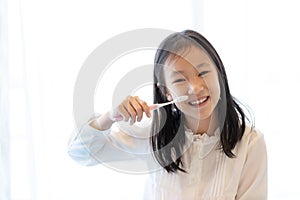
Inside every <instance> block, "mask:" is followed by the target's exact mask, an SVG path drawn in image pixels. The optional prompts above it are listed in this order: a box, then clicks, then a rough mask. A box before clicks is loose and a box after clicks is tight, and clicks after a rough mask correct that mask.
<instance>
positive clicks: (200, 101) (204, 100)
mask: <svg viewBox="0 0 300 200" xmlns="http://www.w3.org/2000/svg"><path fill="white" fill-rule="evenodd" d="M208 99H209V96H206V97H203V98H201V99H198V100H195V101H190V102H189V104H190V105H192V106H195V105H201V104H204V103H205V102H206V101H207V100H208Z"/></svg>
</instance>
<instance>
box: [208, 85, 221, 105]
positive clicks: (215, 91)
mask: <svg viewBox="0 0 300 200" xmlns="http://www.w3.org/2000/svg"><path fill="white" fill-rule="evenodd" d="M208 90H209V93H210V96H211V99H212V101H213V102H214V103H216V102H218V101H219V99H220V95H221V93H220V84H219V81H218V80H211V81H210V83H209V84H208Z"/></svg>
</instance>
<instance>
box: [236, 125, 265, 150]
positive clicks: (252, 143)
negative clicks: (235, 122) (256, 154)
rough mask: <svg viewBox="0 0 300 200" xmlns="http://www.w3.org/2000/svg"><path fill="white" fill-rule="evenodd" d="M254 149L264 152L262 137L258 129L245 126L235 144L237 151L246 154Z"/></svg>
mask: <svg viewBox="0 0 300 200" xmlns="http://www.w3.org/2000/svg"><path fill="white" fill-rule="evenodd" d="M254 149H256V150H261V151H266V144H265V139H264V135H263V133H262V132H261V131H260V130H259V129H257V128H255V127H253V126H249V125H247V126H246V128H245V131H244V135H243V137H242V139H241V140H240V141H239V143H238V144H237V150H238V151H242V152H243V151H246V152H248V151H251V150H254Z"/></svg>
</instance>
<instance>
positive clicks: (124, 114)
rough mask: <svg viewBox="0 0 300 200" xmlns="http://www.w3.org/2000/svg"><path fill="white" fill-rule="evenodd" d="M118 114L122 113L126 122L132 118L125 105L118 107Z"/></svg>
mask: <svg viewBox="0 0 300 200" xmlns="http://www.w3.org/2000/svg"><path fill="white" fill-rule="evenodd" d="M117 112H118V113H120V115H122V117H123V121H125V122H127V121H128V120H129V118H130V117H131V116H130V114H129V113H128V111H127V109H126V108H125V107H124V105H123V104H121V105H119V106H118V108H117Z"/></svg>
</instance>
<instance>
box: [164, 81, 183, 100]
mask: <svg viewBox="0 0 300 200" xmlns="http://www.w3.org/2000/svg"><path fill="white" fill-rule="evenodd" d="M168 90H169V91H170V93H171V95H172V97H173V98H176V97H179V96H182V95H186V92H187V87H186V85H185V84H177V85H173V86H169V87H168Z"/></svg>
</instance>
